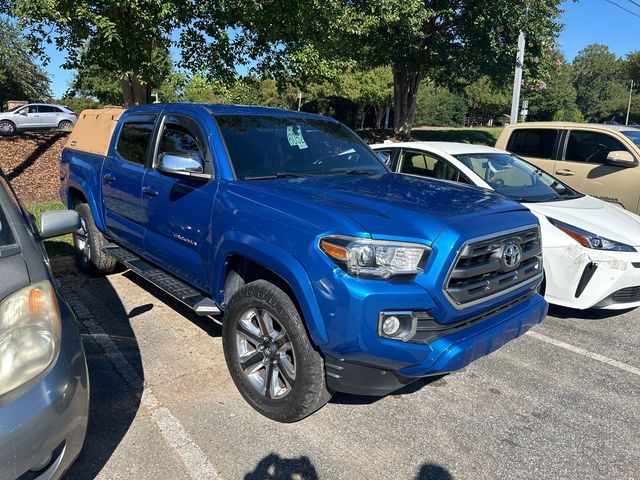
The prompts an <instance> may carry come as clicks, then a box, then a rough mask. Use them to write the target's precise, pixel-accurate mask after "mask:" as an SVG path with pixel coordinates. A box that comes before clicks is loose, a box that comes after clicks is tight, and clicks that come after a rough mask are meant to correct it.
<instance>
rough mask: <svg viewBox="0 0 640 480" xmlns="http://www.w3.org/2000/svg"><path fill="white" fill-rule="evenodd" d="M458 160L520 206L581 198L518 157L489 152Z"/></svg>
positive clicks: (462, 156) (567, 187)
mask: <svg viewBox="0 0 640 480" xmlns="http://www.w3.org/2000/svg"><path fill="white" fill-rule="evenodd" d="M455 157H456V158H457V159H458V160H460V161H461V162H462V163H464V164H465V165H466V166H467V167H469V168H470V169H471V170H473V171H474V172H475V173H476V174H477V175H478V176H479V177H480V178H482V179H483V180H484V181H485V182H487V183H488V184H489V185H490V186H491V187H492V188H493V189H494V190H495V191H497V192H499V193H502V194H503V195H506V196H508V197H510V198H512V199H513V200H516V201H517V202H549V201H554V200H568V199H569V198H577V197H580V196H582V195H581V194H579V193H578V192H576V191H575V190H573V189H572V188H571V187H569V186H568V185H565V184H564V183H562V182H561V181H560V180H558V179H556V178H554V177H552V176H551V175H549V174H548V173H546V172H544V171H543V170H540V169H539V168H538V167H536V166H534V165H531V164H530V163H528V162H525V161H524V160H522V159H521V158H519V157H516V156H515V155H510V154H508V153H500V152H495V153H494V152H487V153H470V154H464V155H455Z"/></svg>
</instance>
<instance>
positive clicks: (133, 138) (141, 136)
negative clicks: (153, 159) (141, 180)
mask: <svg viewBox="0 0 640 480" xmlns="http://www.w3.org/2000/svg"><path fill="white" fill-rule="evenodd" d="M153 126H154V124H153V123H151V122H137V121H127V122H125V124H124V125H123V126H122V131H121V132H120V137H119V138H118V144H117V145H116V150H117V151H118V153H119V154H120V156H121V157H122V158H124V159H125V160H126V161H127V162H131V163H137V164H140V165H143V164H144V160H145V158H146V156H147V150H148V149H149V142H150V141H151V135H152V134H153Z"/></svg>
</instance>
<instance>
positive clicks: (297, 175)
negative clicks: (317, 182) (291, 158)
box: [244, 172, 309, 180]
mask: <svg viewBox="0 0 640 480" xmlns="http://www.w3.org/2000/svg"><path fill="white" fill-rule="evenodd" d="M308 176H309V174H307V173H299V172H277V173H274V174H273V175H261V176H257V177H244V179H245V180H273V179H274V178H301V177H308Z"/></svg>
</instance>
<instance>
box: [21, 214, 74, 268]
mask: <svg viewBox="0 0 640 480" xmlns="http://www.w3.org/2000/svg"><path fill="white" fill-rule="evenodd" d="M65 209H66V207H65V206H64V205H63V204H62V202H39V203H32V204H30V205H27V210H29V213H31V214H32V215H33V216H34V217H35V218H36V225H38V228H40V217H42V214H43V213H44V212H48V211H49V210H65ZM44 246H45V248H46V249H47V253H48V254H49V257H57V256H61V255H73V239H72V237H71V235H63V236H61V237H56V238H53V239H50V240H45V241H44Z"/></svg>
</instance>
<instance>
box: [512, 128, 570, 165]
mask: <svg viewBox="0 0 640 480" xmlns="http://www.w3.org/2000/svg"><path fill="white" fill-rule="evenodd" d="M557 134H558V131H557V130H554V129H551V128H523V129H518V130H515V131H514V132H513V134H512V135H511V138H510V139H509V144H508V145H507V150H509V151H510V152H513V153H515V154H517V155H522V156H525V157H536V158H551V157H552V155H553V146H554V144H555V141H556V136H557Z"/></svg>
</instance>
